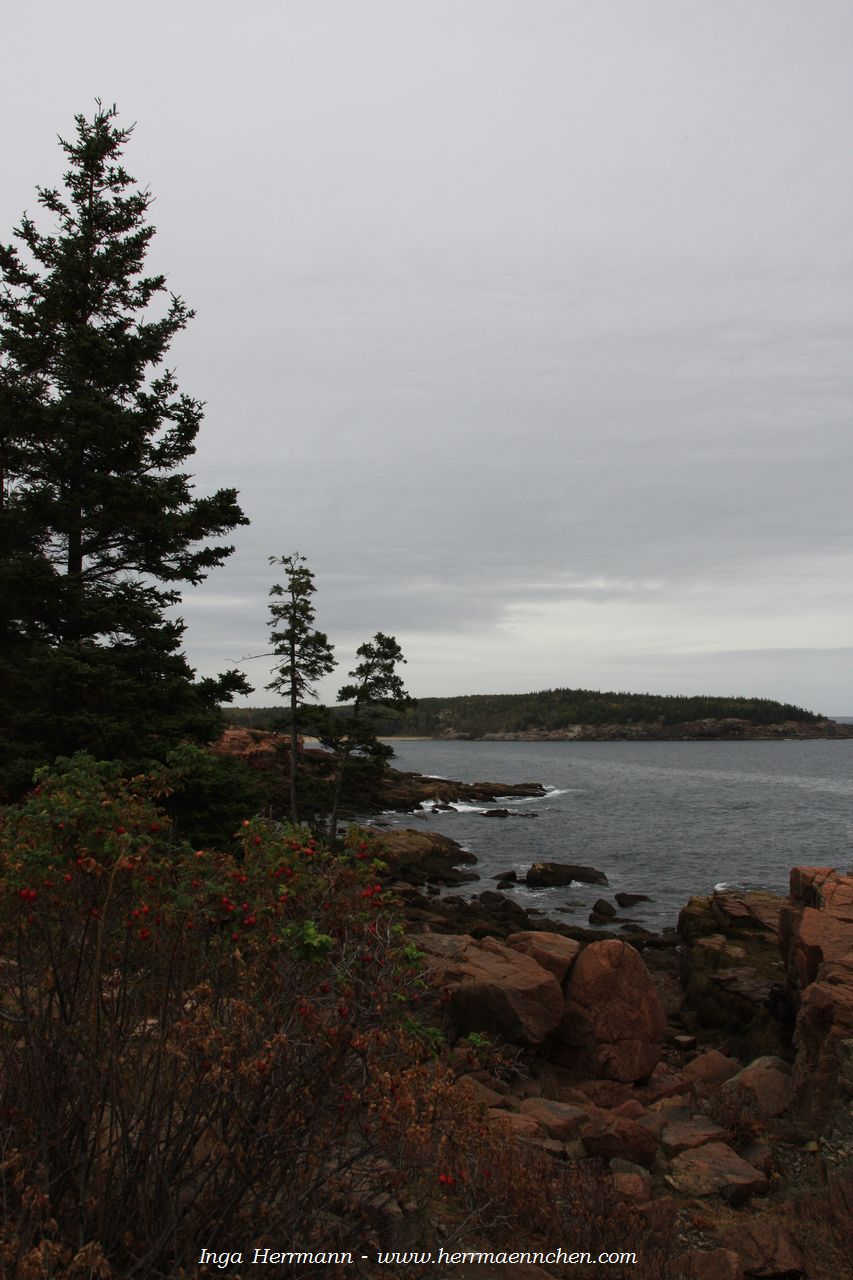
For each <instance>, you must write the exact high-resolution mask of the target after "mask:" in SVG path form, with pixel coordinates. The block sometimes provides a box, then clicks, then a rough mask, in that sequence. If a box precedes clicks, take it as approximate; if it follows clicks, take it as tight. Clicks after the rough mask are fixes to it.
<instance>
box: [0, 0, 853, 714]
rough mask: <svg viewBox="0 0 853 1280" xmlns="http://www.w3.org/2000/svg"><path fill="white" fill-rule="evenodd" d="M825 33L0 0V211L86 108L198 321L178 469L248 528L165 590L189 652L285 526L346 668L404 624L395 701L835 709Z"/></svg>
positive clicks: (835, 98)
mask: <svg viewBox="0 0 853 1280" xmlns="http://www.w3.org/2000/svg"><path fill="white" fill-rule="evenodd" d="M46 14H47V17H48V19H49V21H47V22H46V19H45V15H46ZM45 30H47V31H48V32H49V35H48V36H47V37H45V35H44V32H45ZM851 36H853V11H851V9H850V7H849V5H848V4H847V3H846V2H845V0H824V3H823V4H822V6H821V10H820V21H817V22H816V21H815V20H814V15H813V13H812V12H811V11H808V10H807V9H805V8H803V7H802V6H801V5H799V4H797V3H795V2H794V0H751V3H750V4H749V5H744V4H742V3H741V0H720V3H717V4H715V5H713V6H711V5H705V4H702V3H699V0H696V2H695V3H694V2H693V0H688V2H687V3H684V0H677V2H676V0H644V3H643V4H642V5H638V4H634V3H630V2H629V0H617V2H616V3H613V4H610V5H601V6H589V5H586V4H582V3H580V0H577V2H576V0H569V2H568V3H566V2H565V0H533V2H532V3H528V4H524V5H522V4H520V3H517V0H513V2H506V0H488V2H486V0H469V3H466V4H465V5H459V4H457V3H454V2H452V0H430V3H428V4H427V3H426V2H423V3H414V4H409V5H405V6H400V5H397V4H394V3H392V0H362V3H360V4H359V5H357V6H351V5H348V4H346V3H342V2H340V0H312V2H311V3H310V4H309V3H307V2H305V0H289V3H288V4H286V5H284V6H281V5H278V4H273V3H267V2H265V0H255V2H254V3H252V4H250V5H249V6H248V7H247V8H244V9H243V10H240V11H237V10H221V11H220V10H216V9H211V7H210V6H208V5H202V4H201V3H200V0H186V3H183V4H182V5H180V6H179V7H177V9H176V8H175V7H174V6H167V5H166V4H165V2H164V0H153V2H152V3H151V4H149V5H148V6H147V7H146V13H145V21H144V22H140V21H138V20H136V19H134V21H133V24H132V27H131V20H130V15H129V13H127V12H125V11H124V10H122V9H121V8H120V7H116V6H114V5H111V4H108V3H107V2H106V0H81V4H80V5H78V6H76V7H75V9H74V11H73V13H72V11H71V10H69V9H68V8H67V6H64V5H61V4H59V3H58V0H50V2H49V3H48V4H47V5H46V6H45V5H42V6H26V7H24V6H17V7H13V10H12V13H11V16H10V18H9V19H8V21H7V41H6V48H7V50H12V49H15V48H16V49H20V48H24V47H31V48H38V49H39V50H40V54H39V67H40V74H39V76H38V78H37V80H35V79H34V78H33V77H32V75H31V72H30V71H29V70H28V68H27V65H26V63H25V61H24V60H22V59H18V60H17V61H15V62H14V63H13V62H12V59H11V56H10V54H9V53H8V52H7V63H8V65H7V66H6V67H5V70H4V77H3V78H2V82H0V95H2V101H3V105H4V107H5V115H6V118H7V119H14V120H15V121H16V122H17V125H16V128H15V129H14V130H13V131H12V136H11V137H10V139H9V145H8V147H7V148H6V149H5V150H4V176H5V179H6V180H5V183H4V189H3V192H2V193H0V228H2V227H5V228H7V231H5V232H3V231H2V230H0V234H2V235H3V236H4V237H7V236H8V232H9V230H11V227H12V226H13V225H14V224H15V223H16V222H17V220H18V218H19V216H20V212H21V210H22V209H23V208H24V207H28V208H30V210H33V209H34V206H35V200H34V196H33V188H34V186H35V184H36V183H42V184H50V183H52V182H54V181H55V180H56V177H57V176H58V173H59V171H60V168H61V157H60V155H59V152H58V150H57V149H56V147H55V143H54V141H53V139H54V136H55V134H56V132H57V131H60V132H64V133H66V134H67V133H69V132H70V129H71V116H72V114H73V113H74V112H75V111H79V110H84V111H85V110H88V109H89V108H90V107H91V104H92V100H93V98H94V96H95V94H99V95H100V96H101V97H102V98H104V99H105V100H107V101H111V100H112V99H113V98H115V99H116V100H117V101H118V103H119V106H120V108H121V109H122V111H123V113H124V116H125V118H126V119H134V118H136V119H138V121H139V124H138V129H137V132H136V134H135V135H134V139H133V142H132V144H131V147H130V149H129V153H128V165H129V168H130V170H131V172H133V173H135V174H136V175H137V176H138V178H139V179H140V181H141V182H143V183H150V185H151V188H152V190H153V191H154V193H155V194H156V196H157V200H156V203H155V205H154V209H153V219H154V221H155V222H156V224H157V226H158V236H157V237H156V240H155V242H154V249H153V265H154V266H156V267H157V268H162V269H164V270H166V271H167V272H168V273H169V281H170V286H171V287H173V288H174V289H175V290H176V291H178V292H180V293H181V294H182V295H184V296H185V297H186V298H187V300H188V301H189V302H190V303H192V305H194V306H195V307H196V308H197V311H198V315H197V318H196V319H195V320H194V321H193V323H192V325H191V327H190V329H189V330H188V331H187V332H186V334H184V335H182V336H181V338H180V339H179V341H178V342H176V344H175V347H174V359H173V363H175V364H176V365H177V368H178V374H179V377H180V380H181V384H182V386H184V387H185V388H186V389H187V390H188V391H190V392H191V393H193V394H197V395H200V396H202V397H203V398H205V400H206V401H207V419H206V424H205V427H204V428H203V433H202V436H201V438H200V446H199V452H198V455H197V458H196V460H195V471H196V475H197V483H198V486H199V489H200V491H204V490H206V489H208V488H210V487H212V486H215V485H220V484H228V485H236V486H237V487H238V488H239V489H240V491H241V500H242V502H243V504H244V506H245V508H246V510H247V512H248V514H249V515H250V516H251V518H252V520H253V524H252V527H251V528H250V529H247V530H240V531H238V532H237V534H236V535H235V542H236V545H237V552H236V553H235V555H234V556H233V557H232V558H231V560H230V561H229V562H228V564H227V565H226V566H225V567H224V568H223V569H222V570H220V571H218V572H217V573H215V574H214V575H212V577H211V578H210V580H209V582H208V583H207V584H205V586H204V587H202V588H201V589H199V590H198V591H195V592H192V593H189V594H188V596H187V597H186V599H185V601H184V606H183V609H182V614H183V616H184V617H185V618H186V620H187V623H188V632H187V644H188V651H189V653H190V656H191V659H192V660H193V662H195V663H196V664H197V666H198V668H199V669H200V670H202V671H214V670H217V669H220V668H221V667H222V665H223V664H224V663H225V661H226V659H227V658H229V657H236V656H240V655H241V654H242V653H247V652H260V651H261V649H262V648H263V640H264V636H265V633H266V595H267V591H268V589H269V586H270V584H271V582H272V581H273V580H274V575H273V573H272V572H271V571H270V569H269V567H268V564H267V557H268V556H269V555H278V554H282V553H287V552H289V551H291V550H294V549H299V550H301V551H303V552H304V553H305V554H306V555H308V557H309V559H310V561H311V564H312V566H313V567H314V569H315V571H316V573H317V580H318V587H319V589H320V590H319V594H318V598H317V605H318V621H319V622H320V624H321V625H322V626H324V627H326V628H327V629H328V630H329V631H330V633H332V635H333V638H338V640H339V644H340V648H341V657H342V659H343V662H344V664H346V663H347V661H348V660H349V659H348V657H347V655H348V654H350V655H351V654H352V651H353V650H354V647H355V645H356V644H358V643H359V642H360V640H362V639H364V638H366V637H367V636H368V635H370V634H372V633H373V632H374V631H375V630H377V629H379V628H381V629H383V630H385V631H393V632H394V633H396V634H399V636H400V638H401V641H402V642H403V643H404V648H405V649H406V651H407V653H408V654H409V657H410V664H409V670H408V673H407V674H408V677H409V682H410V684H411V686H412V688H413V690H414V691H415V692H418V693H421V694H429V693H441V692H463V691H465V690H469V691H477V690H487V689H488V690H498V689H503V688H505V689H510V688H515V689H518V688H525V687H534V686H537V687H544V686H547V685H555V684H578V683H588V684H591V685H593V686H594V687H595V686H599V685H606V686H609V687H612V686H613V685H614V684H615V685H618V686H620V687H622V688H627V687H632V686H637V687H639V685H641V684H644V687H651V686H649V685H648V682H649V681H652V682H653V684H654V686H655V687H657V688H661V689H663V690H664V691H665V690H666V689H668V688H672V689H673V691H675V690H676V689H678V690H681V689H683V688H688V687H690V685H691V681H692V682H694V684H695V685H697V686H698V685H701V686H702V687H704V688H708V689H712V691H713V690H716V691H719V692H726V691H738V692H748V691H754V692H759V691H760V692H763V693H765V694H766V695H767V696H770V695H772V696H778V697H783V698H786V699H793V700H795V701H801V702H804V703H819V704H820V705H822V706H823V708H824V709H825V710H830V711H831V710H835V711H837V712H839V713H842V712H843V711H844V710H845V709H849V710H851V712H853V676H851V674H850V673H851V670H853V668H851V666H850V664H849V663H846V664H845V660H844V659H843V658H837V657H829V656H828V655H830V654H832V655H837V654H843V653H844V652H845V650H846V645H847V644H848V643H849V640H850V635H851V631H850V624H851V621H853V618H851V607H850V604H849V603H848V599H849V588H848V583H849V581H850V575H849V569H850V563H849V561H850V549H851V545H850V521H849V496H848V485H849V480H848V478H849V476H850V474H851V470H850V464H851V461H853V459H851V443H850V442H851V438H853V437H851V432H850V429H849V428H850V410H851V392H853V385H851V384H853V374H852V373H851V364H850V359H849V351H850V337H851V330H853V302H851V298H853V291H851V288H850V286H851V276H853V231H851V227H853V220H851V216H850V215H851V211H853V166H851V165H850V162H849V150H848V143H849V139H848V136H847V134H848V129H847V121H848V120H849V119H850V118H851V115H853V81H851V78H850V76H849V57H848V53H847V51H848V50H849V47H850V39H851ZM744 653H746V654H753V655H757V654H761V655H762V656H761V658H760V659H759V658H755V659H754V660H753V659H752V658H748V657H742V656H732V655H743V654H744ZM261 666H262V664H261V663H258V664H256V668H255V669H256V670H258V671H259V672H260V668H261ZM263 678H264V677H263V676H262V675H260V674H259V677H258V680H259V683H260V682H261V681H262V680H263ZM830 680H831V681H834V682H835V683H834V684H833V685H832V687H831V688H830V687H829V686H828V683H827V682H828V681H830ZM333 685H334V681H332V682H330V686H329V687H330V688H332V686H333ZM333 691H334V690H333V688H332V692H333Z"/></svg>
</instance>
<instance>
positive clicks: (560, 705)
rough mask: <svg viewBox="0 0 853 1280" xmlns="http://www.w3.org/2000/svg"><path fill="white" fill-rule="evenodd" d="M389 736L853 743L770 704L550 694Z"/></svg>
mask: <svg viewBox="0 0 853 1280" xmlns="http://www.w3.org/2000/svg"><path fill="white" fill-rule="evenodd" d="M282 714H283V709H282V708H279V707H241V708H228V709H227V716H228V719H229V721H230V722H231V723H232V724H237V725H242V726H244V727H256V728H268V727H270V726H271V724H272V723H273V722H274V721H276V720H280V718H281V716H282ZM376 728H377V732H378V733H379V734H380V736H383V737H412V738H437V739H443V740H445V741H467V740H471V741H483V742H569V741H582V742H592V741H672V740H680V741H700V740H722V741H738V740H744V739H764V740H767V739H786V738H853V724H842V723H839V722H838V721H835V720H831V719H829V718H828V717H827V716H824V715H821V714H819V713H817V712H814V711H807V710H805V709H804V708H803V707H797V706H794V705H792V704H791V703H784V702H776V701H774V700H773V699H771V698H715V697H710V696H701V695H700V696H693V697H687V696H682V695H672V694H671V695H665V694H651V693H616V692H613V693H603V692H600V691H598V690H590V689H544V690H541V691H539V692H537V693H497V694H468V695H462V696H458V697H453V698H421V699H420V700H419V701H418V702H417V704H416V705H415V706H412V707H409V708H407V709H406V711H405V712H403V713H402V714H397V715H393V716H392V715H388V716H387V718H381V717H380V718H379V720H378V721H377V725H376Z"/></svg>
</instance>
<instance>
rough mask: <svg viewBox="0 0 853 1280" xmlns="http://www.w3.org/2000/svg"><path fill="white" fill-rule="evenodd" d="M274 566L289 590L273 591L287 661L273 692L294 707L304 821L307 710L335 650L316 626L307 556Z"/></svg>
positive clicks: (274, 633)
mask: <svg viewBox="0 0 853 1280" xmlns="http://www.w3.org/2000/svg"><path fill="white" fill-rule="evenodd" d="M270 564H279V565H281V566H282V568H283V569H284V572H285V576H286V578H287V585H286V586H284V587H283V586H281V585H280V584H279V583H276V584H275V585H274V586H273V587H271V588H270V595H271V596H272V597H273V603H272V604H271V605H270V615H271V619H272V621H271V630H270V643H271V644H272V646H273V653H275V654H276V655H278V656H279V657H280V658H281V662H280V663H279V664H278V668H277V670H278V674H277V675H276V677H275V679H274V680H272V682H271V683H270V684H268V685H267V688H268V689H274V690H275V691H276V692H277V693H280V694H281V695H282V696H283V697H284V698H285V699H286V700H287V703H288V708H289V712H290V714H289V720H288V727H289V730H290V816H291V820H292V821H293V823H294V824H296V823H298V822H299V787H298V773H299V735H300V728H301V726H302V723H303V721H304V713H305V705H306V703H307V702H308V701H309V699H315V698H316V697H317V694H316V692H315V689H314V685H315V684H316V682H317V681H318V680H319V679H321V677H322V676H325V675H328V674H329V672H330V671H333V670H334V668H335V659H334V658H333V656H332V654H333V653H334V646H333V645H331V644H330V643H329V638H328V636H327V635H326V634H325V632H323V631H318V630H317V628H316V627H315V626H314V618H315V616H316V614H315V610H314V606H313V604H312V603H311V597H312V596H313V595H314V592H315V591H316V587H315V586H314V575H313V573H312V572H311V570H310V569H308V568H306V561H305V557H304V556H301V555H299V554H298V553H296V552H295V553H294V554H293V555H291V556H279V557H275V556H270Z"/></svg>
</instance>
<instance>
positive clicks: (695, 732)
mask: <svg viewBox="0 0 853 1280" xmlns="http://www.w3.org/2000/svg"><path fill="white" fill-rule="evenodd" d="M441 737H442V738H448V739H465V740H470V739H473V738H475V737H477V740H478V741H482V742H610V741H620V742H621V741H628V742H647V741H648V742H673V741H674V742H682V741H688V742H690V741H700V740H705V739H720V740H724V741H738V740H741V739H750V740H751V739H759V740H760V739H770V740H772V739H774V738H775V739H779V738H782V739H789V738H853V724H839V723H838V721H836V720H817V721H814V722H813V723H808V722H805V721H802V720H784V721H782V722H781V723H779V724H753V723H752V721H751V720H739V719H735V718H728V719H722V720H688V721H686V722H685V723H683V724H660V723H651V722H650V723H638V724H617V723H613V724H570V725H566V726H565V727H564V728H562V729H542V728H535V727H532V728H530V729H524V730H522V731H520V732H517V733H484V734H482V736H478V735H474V734H469V733H460V732H457V731H456V730H455V729H452V728H449V729H447V730H446V731H445V732H444V733H443V734H441Z"/></svg>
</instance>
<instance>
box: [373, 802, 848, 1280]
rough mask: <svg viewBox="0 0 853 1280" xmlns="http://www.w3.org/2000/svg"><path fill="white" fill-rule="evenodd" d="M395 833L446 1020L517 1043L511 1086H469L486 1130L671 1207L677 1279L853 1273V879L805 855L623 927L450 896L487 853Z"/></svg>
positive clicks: (391, 847)
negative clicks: (762, 881) (739, 886)
mask: <svg viewBox="0 0 853 1280" xmlns="http://www.w3.org/2000/svg"><path fill="white" fill-rule="evenodd" d="M430 781H432V780H430ZM505 793H506V792H505V791H504V794H505ZM376 835H377V838H379V839H380V840H381V841H382V843H383V857H384V858H385V860H386V862H387V871H386V878H387V882H388V883H389V884H390V885H393V887H394V888H395V890H396V892H397V894H398V895H399V897H400V900H401V903H402V905H403V911H404V916H405V918H406V921H407V928H408V933H409V938H410V941H411V942H412V943H413V944H414V945H415V946H416V947H417V948H418V950H419V951H420V953H421V955H422V957H423V963H424V964H425V966H426V968H427V969H428V970H429V972H430V974H431V975H432V982H433V987H434V992H433V1001H434V1002H433V1007H432V1016H433V1018H434V1019H435V1020H436V1021H437V1022H439V1023H440V1025H441V1026H442V1028H443V1030H444V1032H445V1035H446V1036H447V1038H448V1040H449V1041H450V1042H451V1043H453V1042H455V1041H458V1040H460V1039H462V1040H464V1038H465V1037H466V1036H470V1035H471V1034H474V1035H487V1036H489V1037H490V1038H491V1039H492V1040H493V1041H494V1042H495V1043H498V1044H503V1045H507V1046H510V1047H511V1048H512V1050H513V1052H514V1053H515V1054H516V1058H515V1064H516V1069H515V1072H514V1074H512V1076H511V1078H506V1077H504V1076H496V1075H494V1074H491V1075H490V1074H489V1073H488V1072H487V1071H482V1070H481V1071H477V1070H474V1071H471V1072H470V1073H468V1074H467V1075H466V1076H463V1078H462V1079H461V1080H460V1081H459V1084H458V1087H459V1088H462V1089H465V1090H467V1091H469V1092H470V1093H471V1094H472V1096H473V1097H474V1098H475V1099H476V1100H477V1101H478V1102H479V1103H480V1104H481V1105H482V1108H483V1114H484V1117H485V1118H486V1119H487V1120H488V1123H490V1124H493V1125H496V1126H500V1129H501V1131H502V1132H503V1133H505V1135H506V1138H507V1140H510V1141H513V1142H516V1143H519V1144H521V1145H522V1146H527V1147H532V1148H536V1149H538V1150H541V1151H546V1152H547V1153H548V1154H549V1155H550V1156H552V1157H553V1158H554V1159H556V1160H563V1161H591V1162H594V1163H595V1164H596V1167H599V1168H602V1167H603V1168H604V1169H605V1171H606V1173H607V1176H608V1178H609V1179H610V1181H611V1183H612V1186H613V1188H614V1190H615V1192H616V1194H617V1195H618V1196H619V1197H620V1199H621V1200H622V1201H623V1202H624V1204H625V1205H626V1206H627V1207H628V1208H629V1209H630V1211H631V1212H632V1213H634V1214H636V1215H638V1216H639V1217H640V1218H641V1219H642V1220H644V1221H647V1222H648V1223H649V1224H652V1223H653V1222H655V1221H657V1220H658V1219H660V1218H661V1217H664V1218H665V1217H666V1216H667V1215H670V1217H673V1215H674V1221H675V1222H676V1224H677V1231H678V1237H679V1248H680V1249H681V1253H680V1257H679V1259H678V1266H679V1267H681V1268H682V1270H681V1271H679V1270H676V1271H675V1272H674V1273H673V1274H674V1275H681V1274H684V1275H690V1276H691V1277H694V1278H695V1280H745V1278H746V1277H774V1276H775V1277H782V1276H785V1277H794V1276H799V1277H811V1280H823V1278H824V1277H826V1276H829V1275H833V1276H838V1277H841V1276H843V1275H851V1274H853V1251H851V1248H850V1242H849V1223H850V1221H851V1217H853V876H851V875H845V874H840V873H839V872H837V871H835V870H833V869H831V868H814V867H811V868H809V867H797V868H794V870H793V871H792V872H791V877H790V893H789V895H788V897H787V898H781V897H776V896H774V895H771V894H761V893H732V892H717V893H714V894H712V895H710V896H708V897H701V898H699V897H696V898H691V899H690V901H689V903H688V904H687V905H686V906H685V908H684V910H683V911H682V913H681V916H680V918H679V922H678V928H677V930H670V931H666V932H664V933H663V934H661V935H652V934H648V933H646V932H645V931H642V930H639V931H637V930H634V931H632V930H631V929H630V927H629V928H628V929H620V930H619V931H618V932H607V931H602V930H600V929H598V930H591V929H583V928H577V927H573V926H570V925H566V924H564V923H563V922H561V921H553V920H548V919H545V918H543V917H541V916H539V915H535V914H534V913H532V912H525V911H524V910H523V908H521V907H520V906H519V905H518V903H516V902H513V901H512V898H511V897H509V896H507V895H506V894H504V893H502V892H500V891H499V890H497V889H495V890H486V891H484V892H481V893H479V894H478V895H476V896H475V897H473V898H471V899H470V900H469V901H465V900H463V899H461V898H458V897H452V898H451V897H448V898H442V897H440V896H437V895H438V894H439V893H440V887H441V886H442V885H443V884H447V883H449V882H450V883H459V881H454V880H453V877H454V876H455V875H458V876H462V877H465V876H470V874H471V873H470V872H466V871H465V870H463V869H462V868H464V867H467V866H469V865H470V863H471V861H473V859H472V855H470V854H467V853H465V851H464V850H461V849H460V848H459V846H455V847H454V842H453V841H451V840H448V839H447V837H444V836H438V835H434V834H430V833H424V832H414V831H412V832H410V831H403V830H394V831H387V830H383V831H377V832H376ZM581 870H584V869H583V868H582V869H581ZM586 870H590V869H586ZM541 1275H542V1277H543V1280H545V1278H546V1276H547V1273H546V1272H545V1271H542V1272H541Z"/></svg>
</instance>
